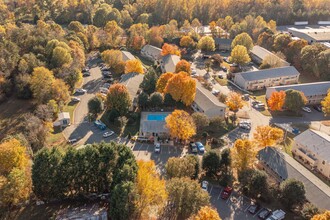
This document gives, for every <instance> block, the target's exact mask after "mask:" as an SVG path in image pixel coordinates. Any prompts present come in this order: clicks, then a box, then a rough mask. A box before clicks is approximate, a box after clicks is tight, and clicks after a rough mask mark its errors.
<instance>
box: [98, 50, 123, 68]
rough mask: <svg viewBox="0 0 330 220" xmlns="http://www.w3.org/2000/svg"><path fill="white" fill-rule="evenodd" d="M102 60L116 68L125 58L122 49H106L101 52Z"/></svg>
mask: <svg viewBox="0 0 330 220" xmlns="http://www.w3.org/2000/svg"><path fill="white" fill-rule="evenodd" d="M101 57H102V60H103V61H104V62H105V63H106V64H107V65H108V66H109V67H110V68H115V67H116V66H117V65H119V64H120V62H121V61H122V60H123V57H122V54H121V51H120V50H106V51H103V52H102V54H101Z"/></svg>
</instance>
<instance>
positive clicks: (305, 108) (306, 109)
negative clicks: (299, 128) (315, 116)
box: [301, 106, 312, 113]
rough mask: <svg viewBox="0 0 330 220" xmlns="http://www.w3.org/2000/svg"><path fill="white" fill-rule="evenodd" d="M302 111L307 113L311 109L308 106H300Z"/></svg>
mask: <svg viewBox="0 0 330 220" xmlns="http://www.w3.org/2000/svg"><path fill="white" fill-rule="evenodd" d="M301 109H302V110H303V111H304V112H308V113H311V112H312V110H311V109H310V108H308V107H306V106H305V107H302V108H301Z"/></svg>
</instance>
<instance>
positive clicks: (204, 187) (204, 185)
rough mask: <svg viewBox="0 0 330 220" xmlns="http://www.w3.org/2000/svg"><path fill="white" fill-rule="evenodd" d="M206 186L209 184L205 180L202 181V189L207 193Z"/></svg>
mask: <svg viewBox="0 0 330 220" xmlns="http://www.w3.org/2000/svg"><path fill="white" fill-rule="evenodd" d="M208 186H209V182H207V181H206V180H204V181H203V182H202V189H203V190H204V191H206V192H207V189H208Z"/></svg>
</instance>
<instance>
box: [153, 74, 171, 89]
mask: <svg viewBox="0 0 330 220" xmlns="http://www.w3.org/2000/svg"><path fill="white" fill-rule="evenodd" d="M173 76H174V74H173V73H164V74H162V75H161V76H160V77H159V79H158V81H157V84H156V90H157V92H160V93H164V90H165V87H166V85H167V82H168V81H169V80H170V79H171V78H172V77H173Z"/></svg>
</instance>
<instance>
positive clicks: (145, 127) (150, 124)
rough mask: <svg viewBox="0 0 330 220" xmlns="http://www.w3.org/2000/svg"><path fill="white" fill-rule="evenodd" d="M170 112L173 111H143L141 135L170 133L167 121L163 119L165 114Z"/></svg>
mask: <svg viewBox="0 0 330 220" xmlns="http://www.w3.org/2000/svg"><path fill="white" fill-rule="evenodd" d="M169 114H171V112H141V121H140V135H142V133H143V136H145V135H146V134H149V135H150V134H152V133H158V134H166V133H168V130H167V128H166V127H165V124H166V122H165V120H162V119H163V118H164V115H166V116H167V115H169ZM148 116H149V118H148ZM157 116H158V117H157Z"/></svg>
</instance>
